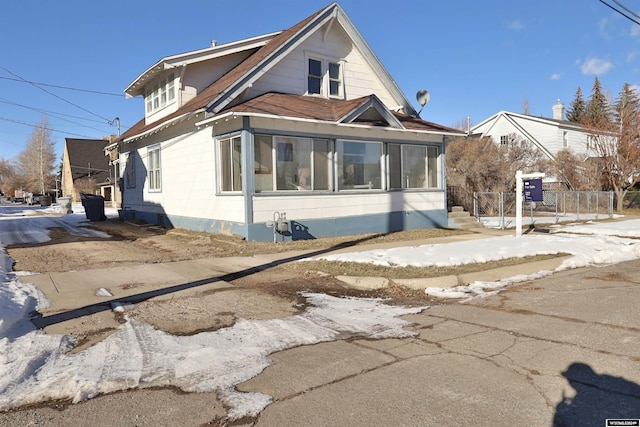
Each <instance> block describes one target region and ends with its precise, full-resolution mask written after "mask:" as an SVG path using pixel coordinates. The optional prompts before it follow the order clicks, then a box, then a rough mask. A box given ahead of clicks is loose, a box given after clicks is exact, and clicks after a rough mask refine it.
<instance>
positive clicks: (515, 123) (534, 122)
mask: <svg viewBox="0 0 640 427" xmlns="http://www.w3.org/2000/svg"><path fill="white" fill-rule="evenodd" d="M552 110H553V118H545V117H536V116H530V115H526V114H518V113H512V112H509V111H500V112H498V113H496V114H494V115H493V116H491V117H489V118H488V119H486V120H485V121H483V122H482V123H480V124H478V125H476V126H474V127H472V128H471V129H470V133H471V134H472V135H477V136H484V137H491V138H492V139H493V141H494V142H495V143H496V144H505V145H506V144H507V143H508V141H509V139H510V138H522V139H525V140H528V141H530V142H531V143H533V144H534V145H535V146H536V147H538V149H540V150H541V151H542V152H543V153H544V154H545V156H547V157H548V158H549V159H551V160H554V159H555V156H556V154H558V152H559V151H562V150H566V149H568V150H570V151H572V152H573V153H574V154H576V155H578V156H581V157H582V158H583V159H587V158H589V157H597V154H596V153H595V152H594V151H593V146H592V145H590V135H589V132H587V131H585V130H583V128H582V127H581V126H580V125H579V124H578V123H574V122H569V121H567V120H564V113H565V107H564V105H563V104H562V103H561V102H560V100H558V102H557V104H555V105H554V106H553V108H552Z"/></svg>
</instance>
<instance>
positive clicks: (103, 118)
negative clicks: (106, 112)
mask: <svg viewBox="0 0 640 427" xmlns="http://www.w3.org/2000/svg"><path fill="white" fill-rule="evenodd" d="M0 69H2V70H4V71H6V72H7V73H9V74H11V75H12V76H16V77H17V78H19V79H20V80H22V81H24V82H25V83H29V84H30V85H32V86H33V87H36V88H38V89H40V90H41V91H43V92H45V93H48V94H49V95H51V96H55V97H56V98H58V99H59V100H61V101H64V102H66V103H67V104H69V105H73V106H74V107H76V108H79V109H80V110H82V111H84V112H87V113H89V114H91V115H92V116H96V117H98V118H99V119H102V120H104V121H105V122H107V123H110V122H111V120H109V119H107V118H105V117H102V116H101V115H99V114H96V113H94V112H93V111H90V110H87V109H86V108H83V107H81V106H79V105H77V104H74V103H73V102H71V101H68V100H66V99H64V98H63V97H61V96H58V95H56V94H55V93H53V92H50V91H48V90H46V89H44V88H42V87H40V86H38V85H37V84H35V83H32V82H29V81H28V80H26V79H23V78H22V77H20V76H19V75H17V74H15V73H13V72H11V71H9V70H7V69H6V68H4V67H3V66H0Z"/></svg>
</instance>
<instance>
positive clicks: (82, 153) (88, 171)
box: [64, 138, 109, 182]
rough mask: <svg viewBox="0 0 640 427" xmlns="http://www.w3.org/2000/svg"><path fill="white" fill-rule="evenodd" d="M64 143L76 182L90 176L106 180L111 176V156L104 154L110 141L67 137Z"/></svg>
mask: <svg viewBox="0 0 640 427" xmlns="http://www.w3.org/2000/svg"><path fill="white" fill-rule="evenodd" d="M64 143H65V148H66V153H67V157H68V160H69V166H70V168H71V178H72V180H73V181H74V182H75V181H76V180H78V179H82V178H88V177H91V178H94V179H95V180H96V181H97V182H104V181H106V180H107V178H109V157H107V156H105V155H104V147H105V146H106V145H107V144H108V143H109V141H106V140H103V139H75V138H65V140H64Z"/></svg>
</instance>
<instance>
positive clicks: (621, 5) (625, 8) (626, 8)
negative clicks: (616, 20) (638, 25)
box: [613, 0, 640, 18]
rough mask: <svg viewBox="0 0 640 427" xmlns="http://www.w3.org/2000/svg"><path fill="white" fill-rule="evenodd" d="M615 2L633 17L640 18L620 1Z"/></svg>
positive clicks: (615, 0) (614, 0)
mask: <svg viewBox="0 0 640 427" xmlns="http://www.w3.org/2000/svg"><path fill="white" fill-rule="evenodd" d="M613 2H614V3H615V4H617V5H618V6H620V7H621V8H623V9H624V10H626V11H627V12H629V13H630V14H632V15H633V16H635V17H636V18H640V15H638V14H637V13H635V12H634V11H633V10H631V9H629V8H628V7H626V6H625V5H623V4H622V3H620V2H619V1H618V0H613Z"/></svg>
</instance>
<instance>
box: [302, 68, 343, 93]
mask: <svg viewBox="0 0 640 427" xmlns="http://www.w3.org/2000/svg"><path fill="white" fill-rule="evenodd" d="M342 76H343V72H342V64H341V63H340V62H339V61H335V60H329V59H322V58H308V60H307V93H308V94H312V95H322V96H326V97H333V98H342V97H343V96H344V91H343V83H342Z"/></svg>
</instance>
